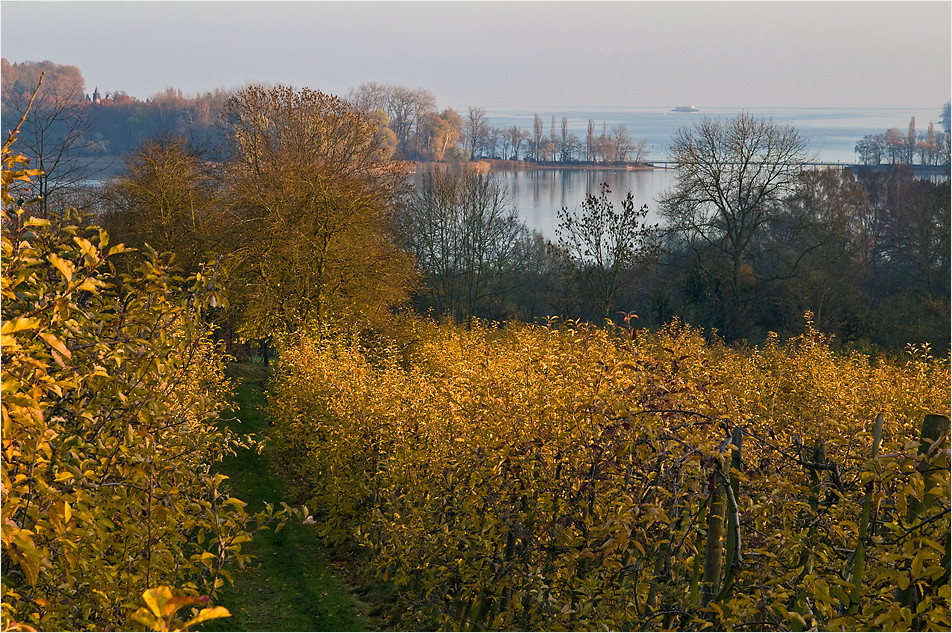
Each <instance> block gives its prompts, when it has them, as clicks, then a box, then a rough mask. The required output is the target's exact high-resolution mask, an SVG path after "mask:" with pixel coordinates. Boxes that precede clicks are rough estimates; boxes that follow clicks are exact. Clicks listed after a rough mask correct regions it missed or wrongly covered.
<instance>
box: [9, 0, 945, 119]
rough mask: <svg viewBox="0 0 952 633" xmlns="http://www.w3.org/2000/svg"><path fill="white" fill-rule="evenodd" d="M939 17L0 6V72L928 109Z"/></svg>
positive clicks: (432, 5) (838, 10)
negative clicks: (41, 64)
mask: <svg viewBox="0 0 952 633" xmlns="http://www.w3.org/2000/svg"><path fill="white" fill-rule="evenodd" d="M950 24H952V3H950V2H948V1H935V2H905V1H902V2H544V1H540V2H488V1H482V2H362V1H352V2H131V1H124V2H123V1H114V2H42V1H17V0H11V1H3V2H2V3H0V29H2V38H0V48H2V55H3V57H5V58H7V59H8V60H9V61H10V62H16V61H42V60H44V59H49V60H51V61H53V62H56V63H58V64H72V65H75V66H78V67H79V69H80V70H81V71H82V73H83V76H84V78H85V80H86V89H87V92H92V90H93V88H95V87H98V88H99V89H100V91H102V92H111V91H115V90H123V91H125V92H127V93H129V94H131V95H133V96H136V97H139V98H142V99H144V98H146V97H149V96H151V95H153V94H155V93H156V92H159V91H161V90H163V89H165V88H166V87H168V86H172V87H175V88H180V89H182V90H183V91H184V92H186V93H189V94H194V93H196V92H200V91H205V90H211V89H214V88H228V89H231V88H237V87H240V86H242V85H244V84H246V83H248V82H251V81H263V82H270V83H287V84H291V85H294V86H298V87H301V86H308V87H311V88H317V89H320V90H323V91H325V92H330V93H334V94H338V95H345V94H346V93H347V91H348V90H349V89H351V88H354V87H356V86H358V85H360V84H361V83H364V82H368V81H377V82H382V83H395V84H402V85H406V86H409V87H414V88H415V87H422V88H427V89H428V90H430V91H431V92H432V93H433V94H434V95H435V96H436V99H437V103H438V105H439V106H440V107H445V106H452V107H456V108H465V107H466V106H468V105H478V106H483V107H493V106H506V105H508V106H516V107H522V108H527V109H528V108H534V107H537V108H544V107H556V106H587V107H592V108H597V107H655V106H660V107H668V106H673V105H675V104H696V105H698V106H699V107H700V108H702V109H703V108H705V107H744V108H756V107H807V106H821V107H840V106H842V107H858V106H880V107H928V108H935V109H936V110H938V109H939V108H940V107H941V105H942V104H943V103H944V102H945V101H947V100H949V98H950V92H952V88H950V77H952V68H950V59H952V41H950V30H952V27H950Z"/></svg>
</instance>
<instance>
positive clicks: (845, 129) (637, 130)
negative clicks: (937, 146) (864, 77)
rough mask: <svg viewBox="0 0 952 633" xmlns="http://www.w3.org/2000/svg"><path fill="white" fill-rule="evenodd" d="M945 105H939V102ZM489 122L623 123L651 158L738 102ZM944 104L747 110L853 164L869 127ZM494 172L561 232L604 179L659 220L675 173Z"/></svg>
mask: <svg viewBox="0 0 952 633" xmlns="http://www.w3.org/2000/svg"><path fill="white" fill-rule="evenodd" d="M940 105H941V104H940ZM484 109H485V110H486V113H487V115H488V116H489V119H490V121H489V122H490V125H492V126H493V127H497V128H502V129H505V128H509V127H512V126H513V125H518V126H519V127H520V128H522V129H523V130H529V131H531V130H532V124H533V120H534V118H535V114H537V113H538V115H539V117H540V118H541V119H542V123H543V132H544V134H546V135H548V134H549V128H550V125H551V120H552V117H553V116H554V117H555V123H556V130H557V133H559V130H560V129H561V127H560V126H561V121H562V117H563V116H564V117H566V118H567V119H568V127H569V129H570V130H571V131H572V132H573V133H574V134H575V135H576V136H578V137H579V139H582V140H583V141H584V139H585V134H586V129H587V126H588V120H589V119H593V120H594V121H595V123H596V134H600V133H601V130H602V122H603V121H604V122H605V123H606V124H607V126H608V128H609V129H610V128H611V126H613V125H616V124H619V123H624V124H625V126H626V127H627V129H628V133H629V134H630V135H631V137H632V138H633V139H634V140H635V141H642V140H643V141H645V144H646V146H647V147H648V150H649V155H648V161H649V162H650V161H651V160H652V159H655V160H665V159H667V158H668V154H667V152H668V145H669V143H670V141H671V139H672V138H673V137H674V135H675V134H676V133H677V131H678V129H679V128H681V127H684V126H691V125H693V124H694V122H695V121H698V120H699V119H701V118H702V117H705V116H709V117H716V118H730V117H733V116H736V115H737V114H738V113H739V112H740V108H719V109H718V108H715V109H710V110H703V111H702V112H671V111H670V108H666V109H663V108H614V109H601V110H586V109H581V108H558V109H556V108H552V109H547V110H538V111H534V112H533V111H527V110H520V109H515V108H507V107H487V108H484ZM939 110H940V108H939V106H936V107H917V108H799V109H789V108H787V109H785V108H760V109H749V110H748V112H749V114H751V115H753V116H755V117H762V118H766V119H773V120H774V121H775V122H777V123H784V124H786V123H789V124H792V125H794V126H796V127H797V128H798V129H799V131H800V133H801V134H802V135H803V136H804V138H805V139H806V140H807V150H808V152H809V153H810V154H812V155H813V157H814V158H815V160H816V161H818V162H829V163H843V164H852V163H855V162H856V153H855V151H854V148H855V146H856V143H857V141H859V140H860V139H862V138H863V137H864V136H866V135H868V134H879V133H881V132H885V131H886V130H887V129H890V128H898V129H899V130H901V131H902V132H903V134H905V133H906V131H907V130H908V127H909V119H910V118H911V117H913V116H914V117H916V129H917V130H918V131H919V132H923V131H925V130H927V129H928V127H929V122H930V121H933V122H935V123H936V129H937V130H941V129H942V128H941V126H940V124H939V123H938V119H939ZM493 173H494V175H495V176H496V177H497V178H499V179H501V180H502V181H503V183H504V184H505V185H506V186H507V187H508V188H509V190H510V192H511V194H512V197H513V202H514V203H515V205H516V208H517V209H518V211H519V214H520V216H521V217H522V218H523V220H524V221H525V222H526V224H528V225H529V227H530V228H533V229H537V230H539V231H541V232H542V233H543V234H544V235H545V236H546V237H548V238H550V239H555V227H556V226H557V225H558V218H557V215H556V214H557V212H558V210H559V209H561V208H562V207H568V208H570V209H575V208H577V207H578V205H579V204H580V203H581V202H582V201H583V200H584V199H585V196H586V194H588V193H593V194H596V195H597V194H598V193H599V191H600V187H601V183H603V182H607V183H608V184H609V186H610V187H611V189H612V199H613V200H615V201H618V202H620V201H621V199H622V198H623V197H624V196H625V195H626V194H627V193H628V192H629V191H630V192H631V193H632V195H633V196H634V198H635V201H636V203H637V204H638V205H639V206H640V205H642V204H647V205H648V209H649V215H648V218H647V220H648V222H657V221H658V218H657V215H655V210H656V208H657V204H656V199H657V197H658V196H659V195H660V194H661V193H662V192H664V191H665V190H666V189H668V188H670V187H671V186H672V184H673V181H674V172H672V171H669V170H660V169H658V170H651V171H612V170H604V171H598V170H594V171H588V170H576V169H539V170H531V171H497V172H493Z"/></svg>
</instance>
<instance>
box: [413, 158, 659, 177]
mask: <svg viewBox="0 0 952 633" xmlns="http://www.w3.org/2000/svg"><path fill="white" fill-rule="evenodd" d="M453 165H460V166H468V167H471V168H473V169H475V170H476V171H478V172H480V173H486V172H490V171H536V170H539V169H576V170H587V171H650V170H653V169H663V167H656V166H654V165H651V164H649V163H633V162H613V163H601V162H584V161H572V162H564V163H563V162H555V161H551V162H550V161H545V162H541V161H523V160H502V159H497V158H486V159H480V160H474V161H461V162H458V163H453V162H447V163H436V162H427V161H417V162H416V166H417V169H420V168H423V169H429V168H432V167H435V166H442V167H450V166H453Z"/></svg>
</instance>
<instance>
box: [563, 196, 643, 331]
mask: <svg viewBox="0 0 952 633" xmlns="http://www.w3.org/2000/svg"><path fill="white" fill-rule="evenodd" d="M610 194H611V189H609V188H608V184H607V183H606V184H602V191H601V194H600V195H599V196H597V197H596V196H595V195H594V194H589V195H588V196H586V198H585V202H583V203H582V205H581V207H580V208H579V209H578V210H576V211H569V210H568V208H566V207H563V208H562V210H561V211H559V226H558V229H556V231H557V233H558V236H559V245H560V246H561V247H562V248H563V249H565V251H566V252H567V253H569V255H570V257H571V258H572V261H573V263H574V266H575V268H576V270H577V272H579V273H580V274H581V278H582V287H583V288H584V289H585V290H586V291H587V292H588V293H589V294H590V295H591V296H592V300H593V304H594V309H595V313H596V314H598V315H599V316H600V317H601V318H603V319H606V318H608V317H609V315H611V313H612V310H613V309H614V308H615V307H616V306H615V301H616V298H617V297H618V295H619V294H620V293H621V292H623V291H624V290H626V289H627V288H630V287H631V285H632V284H633V283H634V281H635V280H636V278H637V276H638V275H639V274H640V273H641V272H643V270H644V268H645V265H646V264H647V262H648V260H649V256H650V255H651V254H652V253H653V244H652V240H653V236H654V235H655V233H656V231H657V226H656V225H654V226H649V225H646V224H644V219H645V216H647V215H648V206H647V205H644V206H642V207H641V208H640V209H639V208H636V207H635V201H634V198H633V196H632V194H631V193H630V192H629V193H628V195H627V196H626V197H625V199H624V200H622V203H621V208H620V209H618V210H616V209H615V205H614V204H613V203H612V201H611V199H610V198H609V195H610Z"/></svg>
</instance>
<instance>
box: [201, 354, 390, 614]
mask: <svg viewBox="0 0 952 633" xmlns="http://www.w3.org/2000/svg"><path fill="white" fill-rule="evenodd" d="M231 373H232V374H233V375H234V376H235V377H236V378H237V379H238V380H240V383H239V384H238V386H237V389H236V400H237V404H238V407H239V409H238V411H237V412H236V413H235V414H234V417H233V419H231V420H229V421H228V422H227V423H228V424H229V425H230V427H231V428H232V429H233V430H234V431H236V432H237V433H240V434H246V433H254V434H255V435H256V436H258V437H261V436H264V435H265V434H266V432H267V419H266V415H265V412H264V406H265V398H264V388H263V386H264V381H265V377H266V374H265V370H264V368H263V367H261V366H260V365H255V364H253V363H238V364H235V365H234V366H232V368H231ZM219 472H221V473H222V474H224V475H227V476H228V477H230V480H229V482H228V483H229V485H230V486H231V490H232V494H233V495H234V496H236V497H238V498H239V499H242V500H244V501H246V502H247V503H248V504H249V505H248V511H249V512H250V513H253V512H256V511H257V510H260V509H262V508H263V507H264V504H265V502H270V503H272V504H274V505H278V504H279V502H280V501H282V500H286V501H289V500H290V496H289V492H288V490H287V486H286V484H285V482H284V481H283V480H282V479H281V477H280V476H279V475H278V474H277V473H275V472H274V471H273V470H272V468H271V465H270V458H269V450H268V448H267V446H266V447H265V449H264V451H262V453H261V454H260V455H259V454H257V453H255V452H254V451H250V450H249V451H241V452H239V454H238V455H236V456H235V457H233V458H231V459H229V460H227V461H225V462H223V463H222V464H221V465H220V468H219ZM246 551H249V552H251V553H252V554H254V555H255V556H256V559H255V561H253V562H252V563H251V565H249V566H248V567H247V568H246V569H244V570H237V571H235V572H234V576H235V584H234V586H231V585H228V584H227V583H226V585H225V586H224V587H222V589H221V590H220V594H219V595H218V596H217V598H216V604H220V605H222V606H225V607H227V608H228V609H229V610H230V611H231V614H232V617H230V618H224V619H222V620H216V621H213V622H210V623H209V624H208V625H207V626H206V627H205V629H204V630H207V631H361V630H372V629H375V628H377V627H376V626H375V624H374V623H373V621H372V619H371V618H370V617H368V616H367V615H366V614H367V611H368V606H367V605H365V604H363V603H362V602H360V601H359V600H358V599H357V598H355V597H354V596H353V595H352V594H351V593H350V592H349V590H348V589H347V587H346V586H345V585H344V584H343V583H342V582H341V581H340V580H339V579H338V578H337V577H336V576H334V575H333V574H332V573H331V571H330V570H329V569H328V564H329V561H328V559H327V556H326V553H325V550H324V548H323V545H322V543H321V541H320V537H319V536H318V535H317V533H316V532H315V530H314V529H313V527H312V526H307V525H300V524H288V525H287V526H286V527H285V528H284V529H283V530H281V531H280V532H278V533H275V532H273V531H270V530H265V531H262V532H259V533H258V534H256V535H255V537H254V542H253V543H249V544H248V548H247V550H246Z"/></svg>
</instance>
